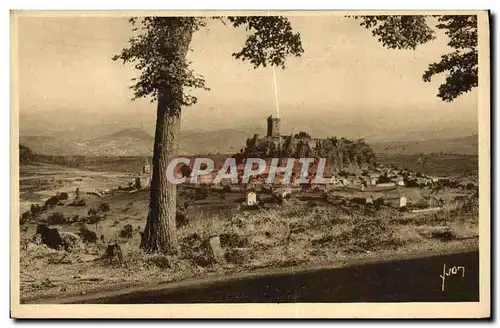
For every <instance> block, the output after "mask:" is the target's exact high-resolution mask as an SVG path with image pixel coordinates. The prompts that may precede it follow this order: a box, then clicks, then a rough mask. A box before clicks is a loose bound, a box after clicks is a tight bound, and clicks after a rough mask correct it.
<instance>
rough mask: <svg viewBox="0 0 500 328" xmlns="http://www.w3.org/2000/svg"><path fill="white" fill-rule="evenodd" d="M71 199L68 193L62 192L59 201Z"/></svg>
mask: <svg viewBox="0 0 500 328" xmlns="http://www.w3.org/2000/svg"><path fill="white" fill-rule="evenodd" d="M68 198H69V195H68V193H67V192H62V193H60V194H59V200H67V199H68Z"/></svg>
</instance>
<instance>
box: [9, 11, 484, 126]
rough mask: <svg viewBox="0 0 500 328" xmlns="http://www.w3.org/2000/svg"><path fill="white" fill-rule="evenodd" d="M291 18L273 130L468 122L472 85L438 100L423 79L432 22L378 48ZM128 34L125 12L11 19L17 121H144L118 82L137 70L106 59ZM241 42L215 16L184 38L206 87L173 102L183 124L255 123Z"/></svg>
mask: <svg viewBox="0 0 500 328" xmlns="http://www.w3.org/2000/svg"><path fill="white" fill-rule="evenodd" d="M290 21H291V24H292V27H293V28H294V29H295V31H297V32H299V33H300V35H301V39H302V44H303V48H304V54H303V55H302V57H300V58H289V60H288V61H287V67H286V69H285V70H282V69H276V83H277V93H278V102H279V108H280V117H281V118H282V122H283V130H285V131H286V130H288V131H290V130H296V131H297V130H300V129H301V128H302V126H301V125H302V124H303V125H304V126H307V127H308V128H310V129H314V128H315V126H318V127H319V126H321V127H322V128H323V129H325V127H326V128H327V129H328V128H329V126H331V127H332V129H335V128H336V127H338V126H339V125H343V126H344V127H346V126H347V127H349V126H351V125H352V126H361V127H363V126H369V127H370V131H372V132H373V131H375V133H377V131H380V133H383V132H384V131H385V130H387V129H416V128H422V129H424V128H429V129H430V128H436V127H441V126H447V127H456V128H460V127H463V126H477V101H478V98H477V91H476V90H473V91H472V92H469V93H468V94H466V95H462V96H460V97H459V98H458V99H456V100H455V101H454V102H452V103H446V102H443V101H442V100H440V99H439V98H438V97H436V94H437V92H438V86H439V84H440V83H441V82H442V81H443V80H444V77H436V78H434V80H433V81H432V83H424V82H423V81H422V78H421V76H422V73H423V72H424V71H425V69H426V68H427V66H428V65H429V64H430V63H432V62H436V61H439V59H440V56H441V55H442V54H444V53H447V52H449V51H450V48H448V47H447V45H446V43H447V41H448V40H447V37H446V36H445V35H444V34H442V33H441V32H440V31H438V33H437V39H436V40H434V41H432V42H430V43H428V44H425V45H422V46H419V47H418V48H417V49H416V50H415V51H412V50H388V49H386V48H384V47H382V45H381V44H380V43H379V42H378V41H377V40H376V38H375V37H373V36H372V35H371V32H370V31H368V30H366V29H364V28H362V27H360V26H359V21H356V20H354V19H352V18H344V17H339V16H337V17H326V16H323V17H307V16H298V17H297V16H294V17H290ZM131 35H132V31H131V26H130V24H129V23H128V21H127V18H118V17H104V18H103V17H100V18H95V17H87V18H68V17H67V18H34V17H22V18H20V19H19V49H18V50H19V86H20V89H19V104H20V114H21V123H20V124H21V126H22V125H23V118H27V117H28V118H29V117H31V118H36V117H44V118H45V119H47V117H52V118H53V120H52V121H53V122H54V123H53V124H55V125H57V124H59V125H64V124H68V125H71V126H72V127H76V128H78V126H79V124H80V125H83V124H93V123H96V122H97V123H99V122H101V123H105V122H120V123H121V124H123V125H124V126H127V125H130V126H148V127H151V126H153V125H154V120H155V112H156V107H155V104H154V103H150V102H149V101H148V100H146V99H141V100H138V101H134V102H132V101H131V98H132V91H131V90H130V89H129V88H128V86H129V85H130V84H131V81H130V79H131V78H132V77H134V76H137V74H138V72H137V71H134V69H133V68H131V67H129V66H124V65H123V64H122V63H121V62H114V61H112V60H111V57H112V56H113V55H115V54H117V53H119V52H120V50H121V49H122V48H123V47H124V46H126V44H127V40H128V39H129V37H130V36H131ZM244 40H245V31H244V30H242V29H234V28H231V27H229V26H224V25H223V24H221V23H220V22H218V21H209V22H208V25H207V28H206V29H204V30H201V31H199V32H197V34H195V35H194V37H193V41H192V43H191V48H192V50H193V51H192V52H191V53H189V59H190V60H191V61H192V62H193V63H192V67H193V68H194V69H195V71H196V72H197V73H199V74H202V75H203V76H204V77H205V79H206V82H207V85H208V87H210V89H211V90H210V91H203V90H196V91H195V92H194V94H195V95H197V96H198V98H199V102H198V104H196V105H194V106H192V107H189V108H186V109H185V110H184V111H183V117H182V129H184V130H217V129H222V128H232V127H239V126H252V125H259V124H260V125H262V126H264V125H265V118H266V117H267V116H268V115H270V114H272V115H276V104H275V90H274V87H273V73H272V69H271V68H269V67H268V68H259V69H254V68H253V67H252V66H251V65H250V64H248V63H246V62H241V61H238V60H235V59H234V58H233V57H232V56H231V54H232V53H233V52H235V51H238V50H239V49H240V48H241V46H242V45H243V42H244ZM26 120H28V119H26ZM61 122H62V123H61ZM30 124H31V123H30ZM50 124H51V123H50V120H49V123H47V125H48V126H47V128H51V127H50ZM318 129H319V128H318Z"/></svg>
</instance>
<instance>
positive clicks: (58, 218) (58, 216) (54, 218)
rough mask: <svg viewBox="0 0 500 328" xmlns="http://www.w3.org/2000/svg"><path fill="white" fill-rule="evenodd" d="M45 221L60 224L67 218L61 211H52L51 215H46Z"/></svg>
mask: <svg viewBox="0 0 500 328" xmlns="http://www.w3.org/2000/svg"><path fill="white" fill-rule="evenodd" d="M47 223H48V224H59V225H61V224H66V223H67V220H66V218H65V217H64V215H62V213H59V212H54V213H52V214H51V215H49V216H48V217H47Z"/></svg>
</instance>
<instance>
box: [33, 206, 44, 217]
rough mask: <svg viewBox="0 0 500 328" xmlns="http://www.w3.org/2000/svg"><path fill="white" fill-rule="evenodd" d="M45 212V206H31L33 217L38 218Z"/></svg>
mask: <svg viewBox="0 0 500 328" xmlns="http://www.w3.org/2000/svg"><path fill="white" fill-rule="evenodd" d="M44 210H45V208H44V207H43V206H40V205H38V204H31V215H32V216H33V217H37V216H38V215H39V214H40V213H42V212H43V211H44Z"/></svg>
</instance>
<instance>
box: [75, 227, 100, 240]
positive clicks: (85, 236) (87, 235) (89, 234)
mask: <svg viewBox="0 0 500 328" xmlns="http://www.w3.org/2000/svg"><path fill="white" fill-rule="evenodd" d="M78 235H79V236H80V237H81V238H82V241H83V242H84V243H95V242H96V241H97V234H96V233H95V232H94V231H92V230H89V229H88V228H87V227H86V226H83V227H81V228H80V230H79V231H78Z"/></svg>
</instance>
